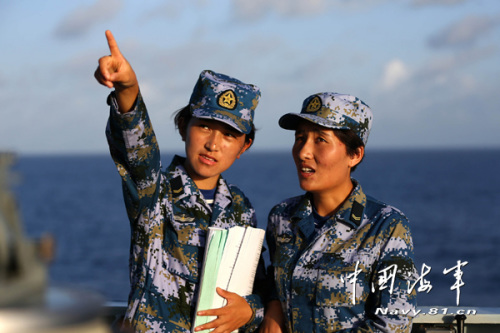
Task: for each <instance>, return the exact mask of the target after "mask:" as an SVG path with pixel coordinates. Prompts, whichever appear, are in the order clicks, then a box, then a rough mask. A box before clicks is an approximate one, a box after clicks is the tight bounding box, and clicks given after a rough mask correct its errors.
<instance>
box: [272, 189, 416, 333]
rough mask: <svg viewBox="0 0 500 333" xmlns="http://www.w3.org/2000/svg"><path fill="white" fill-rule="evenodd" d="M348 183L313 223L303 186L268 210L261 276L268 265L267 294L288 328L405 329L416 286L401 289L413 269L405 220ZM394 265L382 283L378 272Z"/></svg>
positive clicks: (411, 279) (410, 278) (411, 278)
mask: <svg viewBox="0 0 500 333" xmlns="http://www.w3.org/2000/svg"><path fill="white" fill-rule="evenodd" d="M354 183H355V188H354V190H353V192H352V193H351V195H350V196H349V197H348V198H347V199H346V201H345V202H344V203H343V204H342V206H341V207H340V209H339V210H338V212H337V213H336V214H335V215H333V216H332V217H330V218H329V219H328V220H327V221H326V222H325V224H324V225H323V226H322V227H321V229H319V230H318V231H315V227H314V217H313V209H312V204H311V200H312V197H311V195H310V194H309V193H307V194H305V195H302V196H299V197H295V198H290V199H287V200H285V201H283V202H282V203H280V204H278V205H276V206H275V207H274V208H273V209H272V210H271V212H270V214H269V224H268V230H267V243H268V246H269V250H270V255H271V262H272V264H271V266H270V269H272V270H273V271H274V272H270V273H269V274H268V277H270V278H272V277H273V273H274V287H275V288H276V290H275V292H276V293H275V294H274V298H276V299H279V300H280V301H281V304H282V308H283V313H284V314H285V318H286V325H287V328H288V331H289V332H304V333H310V332H410V330H411V319H412V317H411V316H412V315H413V314H414V311H415V306H416V293H415V291H414V290H413V291H412V292H411V293H410V294H409V293H408V291H407V290H408V289H407V282H411V283H412V284H411V285H413V283H414V281H415V279H416V278H417V274H416V270H415V266H414V264H413V245H412V239H411V235H410V229H409V224H408V220H407V219H406V217H405V216H404V215H403V214H402V213H401V212H400V211H399V210H397V209H396V208H394V207H391V206H388V205H386V204H383V203H381V202H379V201H376V200H374V199H373V198H371V197H367V196H366V195H365V194H364V193H363V191H362V189H361V186H359V185H358V184H357V183H356V182H355V181H354ZM393 265H397V266H393ZM395 267H397V272H396V273H395V274H393V275H392V276H394V278H393V279H392V281H393V282H394V284H393V289H392V290H390V287H391V279H388V280H387V281H385V282H386V283H384V280H383V277H384V276H386V277H390V276H391V273H392V272H394V268H395ZM384 270H385V271H384ZM384 272H385V273H384ZM354 276H356V277H355V280H354V279H353V277H354ZM380 278H382V280H380ZM354 281H355V285H356V288H355V291H354V289H353V285H354ZM272 298H273V297H272ZM378 308H380V310H377V309H378ZM387 310H388V311H387ZM384 311H385V312H386V314H384ZM401 313H406V314H407V315H404V314H401Z"/></svg>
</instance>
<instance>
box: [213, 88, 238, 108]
mask: <svg viewBox="0 0 500 333" xmlns="http://www.w3.org/2000/svg"><path fill="white" fill-rule="evenodd" d="M236 102H238V100H237V98H236V95H235V94H234V91H232V90H226V91H224V92H223V93H222V94H220V96H219V98H218V99H217V104H219V106H222V107H223V108H226V109H229V110H234V109H235V108H236Z"/></svg>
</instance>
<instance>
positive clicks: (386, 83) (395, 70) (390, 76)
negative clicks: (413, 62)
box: [381, 59, 411, 90]
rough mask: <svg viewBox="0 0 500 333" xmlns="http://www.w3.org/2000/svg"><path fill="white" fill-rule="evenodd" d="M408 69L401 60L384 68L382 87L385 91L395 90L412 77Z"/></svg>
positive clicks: (394, 60) (396, 60)
mask: <svg viewBox="0 0 500 333" xmlns="http://www.w3.org/2000/svg"><path fill="white" fill-rule="evenodd" d="M410 75H411V73H410V70H409V69H408V67H407V66H406V65H405V63H404V62H403V61H401V60H400V59H393V60H391V61H390V62H389V63H387V64H386V65H385V67H384V73H383V74H382V79H381V87H382V89H385V90H390V89H393V88H394V87H397V86H398V85H399V84H401V83H402V82H404V81H405V80H407V79H408V78H409V77H410Z"/></svg>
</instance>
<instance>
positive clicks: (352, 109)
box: [279, 92, 373, 146]
mask: <svg viewBox="0 0 500 333" xmlns="http://www.w3.org/2000/svg"><path fill="white" fill-rule="evenodd" d="M301 119H305V120H308V121H310V122H313V123H315V124H318V125H320V126H323V127H327V128H333V129H345V130H348V129H350V130H353V131H354V133H356V134H357V135H358V137H359V138H360V139H361V140H362V141H363V143H364V144H365V146H366V144H367V143H368V136H369V135H370V130H371V127H372V123H373V112H372V110H371V109H370V107H369V106H368V105H367V104H365V103H364V102H363V101H362V100H360V99H359V98H357V97H355V96H352V95H347V94H339V93H334V92H323V93H318V94H314V95H311V96H309V97H307V98H306V99H305V100H304V102H303V103H302V109H301V111H300V113H287V114H285V115H283V116H282V117H281V118H280V120H279V125H280V126H281V127H282V128H284V129H289V130H294V129H296V127H297V124H298V122H299V121H300V120H301Z"/></svg>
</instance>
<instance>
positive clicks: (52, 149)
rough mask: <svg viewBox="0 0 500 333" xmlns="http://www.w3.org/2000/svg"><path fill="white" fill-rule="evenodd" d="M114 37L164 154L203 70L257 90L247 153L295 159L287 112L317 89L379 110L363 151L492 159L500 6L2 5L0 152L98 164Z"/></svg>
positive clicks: (240, 1)
mask: <svg viewBox="0 0 500 333" xmlns="http://www.w3.org/2000/svg"><path fill="white" fill-rule="evenodd" d="M106 29H110V30H111V31H112V32H113V34H114V35H115V38H116V39H117V42H118V45H119V46H120V48H121V50H122V53H123V54H124V55H125V57H126V58H127V59H128V60H129V62H130V63H131V64H132V66H133V67H134V69H135V71H136V74H137V76H138V78H139V82H140V86H141V91H142V93H143V95H144V98H145V101H146V104H147V106H148V109H149V111H150V115H151V118H152V121H153V125H154V128H155V130H156V133H157V137H158V140H159V142H160V148H161V149H162V151H163V152H167V151H173V150H176V151H179V150H182V149H183V143H182V142H181V140H180V137H179V135H178V133H177V132H176V131H175V130H174V125H173V122H172V117H171V115H172V112H173V111H175V110H177V109H178V108H181V107H182V106H184V105H185V104H187V102H188V100H189V96H190V94H191V91H192V88H193V86H194V83H195V82H196V80H197V77H198V75H199V73H200V72H201V70H203V69H212V70H215V71H218V72H222V73H225V74H228V75H231V76H235V77H237V78H239V79H241V80H242V81H245V82H249V83H254V84H256V85H258V86H259V87H260V88H261V90H262V99H261V103H260V105H259V107H258V109H257V112H256V120H255V123H256V126H257V128H258V129H259V130H258V132H257V137H256V141H255V145H254V147H253V148H252V149H254V150H260V151H263V150H283V149H286V150H288V149H290V147H291V144H292V137H293V133H291V132H289V131H285V130H282V129H280V128H279V127H278V125H277V122H278V119H279V117H280V116H281V115H282V114H284V113H286V112H299V111H300V106H301V105H302V101H303V100H304V99H305V98H306V97H307V96H309V95H311V94H313V93H316V92H322V91H336V92H340V93H349V94H352V95H355V96H357V97H359V98H361V99H362V100H363V101H364V102H365V103H367V104H368V105H370V106H371V108H372V110H373V112H374V125H373V128H372V133H371V135H370V140H369V142H368V147H369V148H398V149H401V148H420V147H422V148H430V147H437V148H441V147H453V148H457V147H468V148H469V147H478V148H485V147H500V107H499V105H500V93H499V88H500V1H497V0H349V1H347V0H308V1H306V0H288V1H285V0H254V1H248V0H235V1H222V0H221V1H210V0H196V1H159V0H157V1H141V2H139V1H132V0H128V1H121V0H97V1H96V0H88V1H83V0H79V1H62V0H54V1H43V2H42V1H32V0H30V1H28V0H16V1H0V36H1V40H0V41H1V45H2V51H1V52H0V59H1V61H0V103H1V105H2V111H1V112H2V117H1V119H2V120H1V122H0V150H5V149H8V150H13V151H16V152H18V153H22V154H31V153H37V154H46V153H61V154H65V153H73V154H74V153H105V152H107V144H106V140H105V137H104V128H105V124H106V120H107V116H108V107H107V105H106V96H107V94H108V93H109V89H107V88H105V87H103V86H100V85H99V84H98V83H97V82H96V81H95V80H94V78H93V72H94V70H95V68H96V66H97V60H98V58H99V57H100V56H103V55H107V54H108V53H109V50H108V48H107V44H106V39H105V36H104V31H105V30H106Z"/></svg>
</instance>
